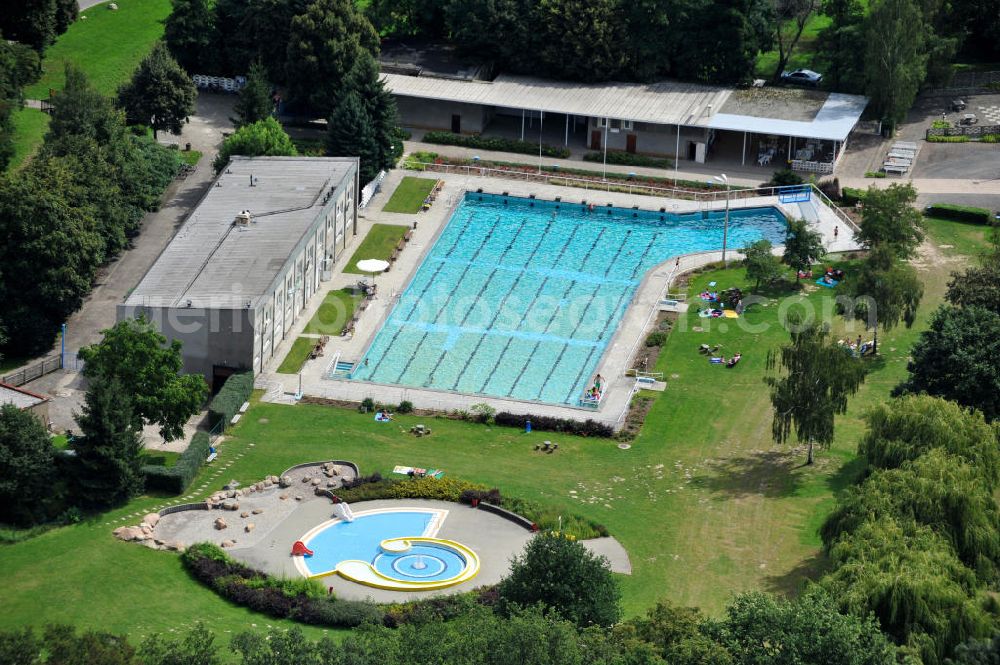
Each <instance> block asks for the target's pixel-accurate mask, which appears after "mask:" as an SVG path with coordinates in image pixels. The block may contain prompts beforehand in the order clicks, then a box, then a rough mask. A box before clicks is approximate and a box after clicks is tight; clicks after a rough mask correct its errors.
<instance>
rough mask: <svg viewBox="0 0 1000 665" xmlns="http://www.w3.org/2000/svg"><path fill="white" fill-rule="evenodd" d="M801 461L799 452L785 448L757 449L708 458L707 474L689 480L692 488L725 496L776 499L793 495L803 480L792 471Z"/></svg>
mask: <svg viewBox="0 0 1000 665" xmlns="http://www.w3.org/2000/svg"><path fill="white" fill-rule="evenodd" d="M804 462H805V457H804V456H803V455H802V452H801V451H799V450H797V449H796V448H791V449H788V450H761V451H759V452H755V453H751V454H749V455H743V456H740V457H731V458H726V459H718V460H710V461H709V462H708V464H707V465H706V469H707V473H706V474H705V475H699V476H698V477H696V478H694V479H693V480H692V481H691V484H692V485H694V486H695V487H699V488H702V489H706V490H708V491H710V492H713V493H719V494H724V495H725V497H724V498H725V499H727V500H729V499H734V498H741V497H749V496H762V497H766V498H780V497H787V496H791V495H793V494H795V492H796V491H797V490H798V489H799V488H800V487H801V485H802V482H803V476H802V474H799V473H795V470H796V469H798V468H801V467H802V465H803V463H804Z"/></svg>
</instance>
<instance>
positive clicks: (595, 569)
mask: <svg viewBox="0 0 1000 665" xmlns="http://www.w3.org/2000/svg"><path fill="white" fill-rule="evenodd" d="M498 592H499V594H500V599H501V601H502V602H503V603H506V604H508V605H517V606H521V607H531V606H533V605H535V604H537V603H542V604H544V605H547V606H549V607H551V608H553V609H555V610H556V611H557V612H559V615H560V616H562V617H564V618H566V619H568V620H570V621H572V622H573V623H575V624H576V625H578V626H581V627H582V626H592V625H594V626H610V625H612V624H613V623H615V622H616V621H617V620H618V619H619V618H620V616H621V608H620V607H619V601H620V598H621V591H620V590H619V588H618V582H617V580H615V579H614V577H613V576H612V574H611V571H610V570H609V568H608V562H607V560H606V559H605V558H604V557H598V556H595V555H594V554H591V553H590V552H589V551H588V550H587V549H586V548H585V547H584V546H583V545H581V544H580V543H579V542H577V541H575V540H569V539H568V538H566V537H564V536H562V535H560V534H539V535H537V536H535V537H534V538H532V539H531V541H530V542H529V543H528V545H527V546H526V547H525V548H524V552H523V553H522V554H521V555H519V556H517V557H515V558H514V560H513V562H512V563H511V568H510V574H509V575H508V576H507V577H506V578H505V579H504V580H503V581H502V582H500V586H499V588H498Z"/></svg>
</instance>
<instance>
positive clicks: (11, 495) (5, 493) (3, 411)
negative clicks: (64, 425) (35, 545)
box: [0, 404, 55, 524]
mask: <svg viewBox="0 0 1000 665" xmlns="http://www.w3.org/2000/svg"><path fill="white" fill-rule="evenodd" d="M54 479H55V448H53V447H52V441H51V439H49V433H48V432H47V431H46V429H45V427H43V426H42V423H41V422H39V420H38V418H37V417H36V416H35V414H33V413H31V412H30V411H22V410H21V409H19V408H17V407H16V406H14V405H13V404H4V405H3V406H0V522H9V523H15V524H31V523H32V522H36V521H39V520H41V519H43V518H44V517H46V511H45V506H46V504H47V503H48V500H49V498H50V497H51V495H52V493H53V481H54Z"/></svg>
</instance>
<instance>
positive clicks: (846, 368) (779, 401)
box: [764, 317, 865, 464]
mask: <svg viewBox="0 0 1000 665" xmlns="http://www.w3.org/2000/svg"><path fill="white" fill-rule="evenodd" d="M788 325H789V327H790V328H791V331H790V332H791V338H792V339H791V343H789V344H787V345H785V346H782V347H781V348H780V349H778V351H777V352H774V351H771V352H769V353H768V356H767V367H768V369H769V370H771V371H773V372H774V374H772V375H771V376H767V377H765V379H764V382H765V383H766V384H767V385H768V386H770V388H771V405H772V406H773V407H774V419H773V421H772V424H771V436H772V437H773V439H774V441H775V442H777V443H785V442H786V441H788V439H789V438H791V436H792V434H794V435H795V438H796V439H797V440H798V441H799V442H800V443H806V444H807V445H808V457H807V460H806V464H812V463H813V447H814V446H816V445H818V446H820V447H823V448H828V447H829V446H830V444H831V443H833V432H834V421H835V418H836V416H837V415H839V414H843V413H845V412H846V411H847V399H848V397H850V396H851V395H853V394H854V393H856V392H857V391H858V388H860V387H861V384H862V383H863V382H864V379H865V368H864V366H863V365H862V364H861V362H860V361H859V360H858V359H856V358H854V357H852V356H851V355H849V354H847V353H844V350H843V349H842V348H840V347H839V346H837V345H834V344H832V343H831V342H830V337H829V331H828V329H827V327H826V325H825V324H822V323H818V322H813V323H802V322H801V321H800V320H798V319H797V318H795V317H790V318H789V321H788Z"/></svg>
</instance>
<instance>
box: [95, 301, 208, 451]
mask: <svg viewBox="0 0 1000 665" xmlns="http://www.w3.org/2000/svg"><path fill="white" fill-rule="evenodd" d="M80 357H81V358H83V360H84V361H85V362H86V365H85V367H84V371H83V374H84V376H86V377H87V378H88V379H90V380H97V379H105V380H108V381H110V380H112V379H114V380H117V381H118V382H119V383H121V386H122V388H123V390H124V391H125V393H126V394H128V395H131V399H132V403H133V404H134V406H135V413H136V415H137V416H139V417H141V418H142V419H143V420H144V421H145V422H146V423H157V424H158V425H160V435H161V436H162V437H163V438H164V439H167V440H168V441H169V440H172V439H176V438H178V437H180V436H181V434H182V431H183V427H184V423H185V422H187V420H188V418H190V417H191V416H193V415H194V414H196V413H198V411H199V409H200V408H201V405H202V404H203V403H204V401H205V399H206V397H207V396H208V385H207V384H206V383H205V379H204V378H203V377H202V376H201V375H200V374H181V373H180V370H181V366H182V364H183V361H182V360H181V343H180V342H179V341H178V340H174V341H173V342H172V343H170V344H169V345H168V344H167V340H166V338H165V337H164V336H163V335H161V334H160V333H159V331H157V330H156V328H154V327H153V325H152V324H151V323H150V322H149V321H147V320H146V319H145V318H143V317H139V318H137V319H125V320H123V321H119V322H118V323H116V324H115V325H114V327H112V328H109V329H107V330H105V331H104V339H102V340H101V341H100V342H99V343H98V344H94V345H92V346H85V347H83V348H82V349H80Z"/></svg>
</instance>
